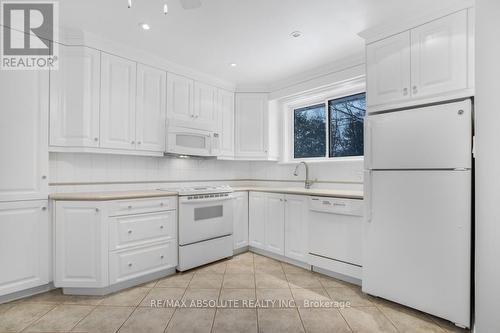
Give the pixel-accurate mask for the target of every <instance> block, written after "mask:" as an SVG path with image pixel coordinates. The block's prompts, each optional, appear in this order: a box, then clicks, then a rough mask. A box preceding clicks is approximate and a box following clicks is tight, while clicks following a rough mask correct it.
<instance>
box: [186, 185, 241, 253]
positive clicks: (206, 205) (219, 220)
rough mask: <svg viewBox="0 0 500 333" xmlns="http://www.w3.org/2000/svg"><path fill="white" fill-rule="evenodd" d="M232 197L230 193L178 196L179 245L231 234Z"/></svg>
mask: <svg viewBox="0 0 500 333" xmlns="http://www.w3.org/2000/svg"><path fill="white" fill-rule="evenodd" d="M210 196H212V197H210ZM232 199H233V196H232V194H225V195H224V196H222V195H221V196H217V195H199V196H196V195H195V196H185V197H180V198H179V245H181V246H182V245H187V244H192V243H196V242H200V241H204V240H208V239H213V238H217V237H222V236H227V235H231V234H232V233H233V200H232Z"/></svg>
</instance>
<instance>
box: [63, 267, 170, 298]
mask: <svg viewBox="0 0 500 333" xmlns="http://www.w3.org/2000/svg"><path fill="white" fill-rule="evenodd" d="M175 272H176V270H175V267H172V268H169V269H165V270H162V271H159V272H155V273H151V274H148V275H144V276H140V277H137V278H134V279H130V280H127V281H123V282H120V283H116V284H113V285H111V286H109V287H105V288H62V291H63V294H66V295H89V296H104V295H107V294H111V293H114V292H117V291H120V290H123V289H127V288H130V287H135V286H137V285H140V284H144V283H148V282H151V281H154V280H157V279H160V278H163V277H166V276H169V275H172V274H175Z"/></svg>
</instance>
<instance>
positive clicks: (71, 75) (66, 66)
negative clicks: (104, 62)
mask: <svg viewBox="0 0 500 333" xmlns="http://www.w3.org/2000/svg"><path fill="white" fill-rule="evenodd" d="M100 72H101V54H100V52H99V51H97V50H94V49H91V48H88V47H84V46H63V45H60V46H59V69H58V70H55V71H51V72H50V145H51V146H60V147H99V80H100Z"/></svg>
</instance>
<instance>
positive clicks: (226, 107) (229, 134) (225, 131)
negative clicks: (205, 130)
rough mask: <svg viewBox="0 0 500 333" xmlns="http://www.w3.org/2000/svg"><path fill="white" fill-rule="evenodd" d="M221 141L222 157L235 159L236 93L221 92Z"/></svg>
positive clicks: (219, 114) (219, 120)
mask: <svg viewBox="0 0 500 333" xmlns="http://www.w3.org/2000/svg"><path fill="white" fill-rule="evenodd" d="M218 105H219V110H218V123H219V130H218V134H219V140H220V157H222V158H233V157H234V93H231V92H229V91H224V90H219V101H218Z"/></svg>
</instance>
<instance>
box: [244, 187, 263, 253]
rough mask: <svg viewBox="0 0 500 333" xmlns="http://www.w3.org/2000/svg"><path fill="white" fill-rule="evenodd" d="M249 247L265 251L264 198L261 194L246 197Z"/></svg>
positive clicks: (251, 193)
mask: <svg viewBox="0 0 500 333" xmlns="http://www.w3.org/2000/svg"><path fill="white" fill-rule="evenodd" d="M248 231H249V237H248V238H249V245H250V246H253V247H255V248H258V249H263V250H264V249H266V198H265V197H264V193H263V192H250V193H249V195H248Z"/></svg>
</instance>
